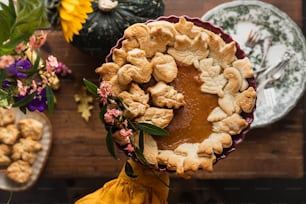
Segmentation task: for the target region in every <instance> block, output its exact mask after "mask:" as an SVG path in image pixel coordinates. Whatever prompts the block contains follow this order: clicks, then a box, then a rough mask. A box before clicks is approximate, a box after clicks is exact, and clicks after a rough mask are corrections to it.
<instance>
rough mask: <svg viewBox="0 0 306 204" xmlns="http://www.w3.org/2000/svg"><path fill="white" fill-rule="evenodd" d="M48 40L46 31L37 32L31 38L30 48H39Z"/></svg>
mask: <svg viewBox="0 0 306 204" xmlns="http://www.w3.org/2000/svg"><path fill="white" fill-rule="evenodd" d="M46 40H47V33H46V32H44V31H41V32H40V33H35V34H34V35H32V36H31V37H30V39H29V44H30V49H31V50H37V49H39V48H40V47H41V46H42V45H43V44H45V42H46Z"/></svg>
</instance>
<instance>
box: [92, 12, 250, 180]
mask: <svg viewBox="0 0 306 204" xmlns="http://www.w3.org/2000/svg"><path fill="white" fill-rule="evenodd" d="M168 19H171V20H168ZM198 21H199V20H196V21H193V20H192V19H190V18H188V17H186V16H183V17H173V16H172V17H170V18H163V19H159V20H157V21H150V22H147V23H137V24H134V25H132V26H130V27H128V28H127V29H126V30H125V32H124V36H123V38H122V39H121V40H120V41H119V44H118V45H117V46H116V47H114V48H113V49H112V52H111V55H109V56H108V62H106V63H104V64H102V66H101V67H99V68H97V69H96V72H97V73H98V74H99V75H100V76H101V79H102V80H103V81H107V82H108V83H110V84H111V85H112V92H113V94H114V95H115V96H119V97H120V98H122V100H123V101H124V103H125V104H127V106H128V107H129V110H127V111H126V112H125V113H124V114H125V115H126V116H127V117H128V118H129V119H131V120H134V121H138V122H147V123H151V124H154V125H156V126H159V127H161V128H167V126H168V125H169V124H170V122H171V121H172V120H173V118H174V117H175V111H176V110H178V109H180V108H184V106H185V105H186V101H185V99H184V94H183V93H181V92H179V91H178V90H176V88H175V87H174V86H173V85H172V84H173V81H174V80H176V78H177V76H178V73H179V72H180V67H182V66H188V67H192V68H193V69H196V70H198V72H199V80H200V81H201V84H200V85H199V90H200V91H201V93H205V94H211V95H215V96H216V97H217V103H216V107H215V108H213V110H212V111H211V112H210V113H209V115H208V117H207V121H208V122H209V123H210V124H211V130H209V131H211V133H210V134H209V136H208V137H207V138H204V139H203V140H201V141H199V142H195V143H193V142H182V143H180V144H179V145H178V146H177V147H175V148H174V149H160V148H159V146H158V144H157V142H156V140H155V139H154V137H153V136H151V135H149V134H145V135H144V144H145V145H144V153H143V154H144V156H145V158H146V159H147V161H148V162H149V163H150V165H152V166H155V167H156V168H160V167H161V166H162V167H165V168H166V169H167V170H170V171H176V173H177V174H178V175H181V176H183V177H188V176H189V175H191V173H193V172H195V171H197V170H198V169H203V170H206V171H212V170H213V164H214V163H215V162H216V160H217V158H218V157H220V155H222V154H223V152H224V149H225V148H230V147H232V146H233V145H234V144H233V136H237V135H241V134H245V133H246V131H247V130H248V128H249V126H250V123H251V121H252V117H250V116H252V114H253V111H254V107H255V103H256V90H255V86H254V83H250V82H251V81H252V80H254V74H253V70H252V64H251V63H250V61H249V60H248V58H247V57H244V56H243V57H239V58H238V57H237V47H238V45H237V43H236V42H235V41H232V40H230V41H227V42H225V41H224V40H223V38H222V33H220V32H216V31H215V30H213V29H214V28H215V27H214V26H212V25H211V27H210V28H211V29H210V30H209V29H206V28H204V27H203V26H202V25H196V24H197V22H198ZM238 48H239V47H238ZM239 51H240V50H239ZM198 114H201V111H200V112H199V113H198ZM114 135H116V134H114ZM185 137H186V138H188V137H189V135H186V136H185ZM119 140H120V138H119ZM138 140H139V135H138V134H134V135H133V141H134V143H135V145H136V146H137V145H138ZM116 141H118V137H116ZM118 143H119V144H120V145H124V144H125V143H124V141H122V140H121V141H118Z"/></svg>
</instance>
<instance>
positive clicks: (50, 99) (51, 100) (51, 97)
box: [46, 85, 54, 113]
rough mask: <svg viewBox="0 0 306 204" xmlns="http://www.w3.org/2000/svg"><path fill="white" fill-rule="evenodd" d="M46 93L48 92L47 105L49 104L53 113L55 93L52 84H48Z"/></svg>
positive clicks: (49, 110) (49, 109) (50, 111)
mask: <svg viewBox="0 0 306 204" xmlns="http://www.w3.org/2000/svg"><path fill="white" fill-rule="evenodd" d="M46 94H47V101H48V102H47V103H48V104H47V105H48V112H49V113H53V112H54V94H53V91H52V88H51V87H50V86H48V85H47V86H46Z"/></svg>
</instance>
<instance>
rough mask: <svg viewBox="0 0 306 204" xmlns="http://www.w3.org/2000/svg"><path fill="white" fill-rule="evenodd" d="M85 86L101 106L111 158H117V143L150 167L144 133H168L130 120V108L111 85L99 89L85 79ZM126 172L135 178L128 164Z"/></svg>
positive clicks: (107, 84) (101, 116)
mask: <svg viewBox="0 0 306 204" xmlns="http://www.w3.org/2000/svg"><path fill="white" fill-rule="evenodd" d="M84 84H85V86H86V88H87V90H88V91H89V92H90V93H91V94H93V95H94V96H96V97H97V98H98V100H99V103H100V104H101V110H100V119H101V121H102V122H103V123H104V125H105V128H106V129H107V135H106V145H107V149H108V151H109V153H110V154H111V156H113V157H114V158H117V156H116V153H115V148H114V142H116V143H117V144H118V145H119V146H120V148H122V149H124V150H125V152H126V153H127V154H128V156H130V157H132V158H135V159H136V158H137V160H139V161H140V162H141V163H143V164H145V165H149V162H148V161H147V160H146V158H145V157H144V155H143V151H144V133H148V134H150V135H154V136H167V135H168V132H167V131H166V130H165V129H163V128H160V127H157V126H155V125H152V124H150V123H145V122H134V121H131V120H129V119H128V118H127V117H126V116H125V114H124V113H125V112H126V111H128V110H129V107H128V106H127V105H126V104H125V103H124V102H123V100H122V99H121V98H120V97H118V96H115V95H113V93H112V85H111V84H110V83H108V82H106V81H102V82H101V83H100V85H99V87H98V86H96V85H95V84H93V83H92V82H90V81H88V80H86V79H84ZM113 134H114V135H113ZM115 134H116V135H115ZM135 135H139V141H138V143H139V145H136V144H135V143H136V142H134V136H135ZM117 139H118V140H117ZM122 139H123V141H124V144H122V145H121V144H120V141H122ZM118 142H119V143H118ZM125 171H126V174H127V175H129V176H131V177H134V174H133V169H132V167H131V166H130V165H129V163H128V162H126V166H125Z"/></svg>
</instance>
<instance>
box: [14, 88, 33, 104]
mask: <svg viewBox="0 0 306 204" xmlns="http://www.w3.org/2000/svg"><path fill="white" fill-rule="evenodd" d="M35 94H36V91H35V92H33V93H31V94H29V95H27V96H26V97H24V98H23V99H21V100H20V101H17V102H16V103H14V104H13V107H22V106H25V105H27V104H28V103H30V102H31V101H32V100H33V98H34V96H35Z"/></svg>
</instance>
